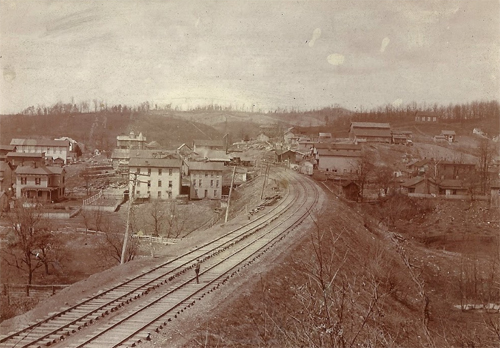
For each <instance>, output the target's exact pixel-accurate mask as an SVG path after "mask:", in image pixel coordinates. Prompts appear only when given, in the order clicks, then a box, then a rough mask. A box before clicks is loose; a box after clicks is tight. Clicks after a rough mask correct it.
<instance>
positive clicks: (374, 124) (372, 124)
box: [351, 122, 391, 129]
mask: <svg viewBox="0 0 500 348" xmlns="http://www.w3.org/2000/svg"><path fill="white" fill-rule="evenodd" d="M352 127H354V128H382V129H390V128H391V125H390V124H389V123H378V122H351V128H352Z"/></svg>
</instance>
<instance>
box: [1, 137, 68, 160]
mask: <svg viewBox="0 0 500 348" xmlns="http://www.w3.org/2000/svg"><path fill="white" fill-rule="evenodd" d="M10 145H13V146H15V147H16V152H19V153H31V154H37V153H43V154H44V155H45V157H51V158H52V160H56V159H58V158H60V159H62V160H63V161H64V164H67V163H68V160H69V159H70V158H71V155H70V148H71V143H70V141H69V140H51V139H12V140H11V142H10Z"/></svg>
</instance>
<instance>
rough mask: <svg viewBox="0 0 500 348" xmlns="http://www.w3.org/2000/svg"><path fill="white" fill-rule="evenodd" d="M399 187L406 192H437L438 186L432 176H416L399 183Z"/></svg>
mask: <svg viewBox="0 0 500 348" xmlns="http://www.w3.org/2000/svg"><path fill="white" fill-rule="evenodd" d="M400 186H401V188H402V189H403V191H405V192H406V193H419V194H438V193H439V187H438V185H437V183H436V181H435V180H434V179H432V178H426V177H423V176H416V177H414V178H411V179H408V180H406V181H405V182H403V183H401V185H400Z"/></svg>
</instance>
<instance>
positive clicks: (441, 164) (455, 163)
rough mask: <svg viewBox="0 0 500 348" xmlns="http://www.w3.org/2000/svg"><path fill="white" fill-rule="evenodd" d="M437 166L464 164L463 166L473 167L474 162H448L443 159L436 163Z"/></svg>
mask: <svg viewBox="0 0 500 348" xmlns="http://www.w3.org/2000/svg"><path fill="white" fill-rule="evenodd" d="M438 166H465V167H475V166H476V164H475V163H459V162H449V161H443V162H440V163H438Z"/></svg>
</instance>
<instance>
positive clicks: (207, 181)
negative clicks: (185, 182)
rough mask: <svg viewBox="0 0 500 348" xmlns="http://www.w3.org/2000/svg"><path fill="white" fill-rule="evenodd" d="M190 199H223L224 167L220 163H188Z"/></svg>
mask: <svg viewBox="0 0 500 348" xmlns="http://www.w3.org/2000/svg"><path fill="white" fill-rule="evenodd" d="M187 166H188V168H189V169H188V170H189V181H190V189H189V198H190V199H204V198H208V199H221V197H222V172H223V170H224V165H223V164H222V163H219V162H188V163H187Z"/></svg>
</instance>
